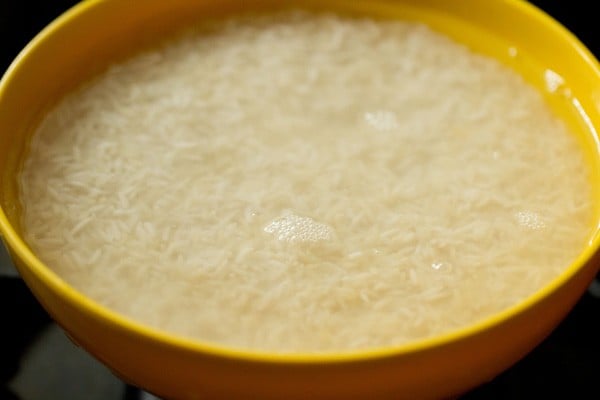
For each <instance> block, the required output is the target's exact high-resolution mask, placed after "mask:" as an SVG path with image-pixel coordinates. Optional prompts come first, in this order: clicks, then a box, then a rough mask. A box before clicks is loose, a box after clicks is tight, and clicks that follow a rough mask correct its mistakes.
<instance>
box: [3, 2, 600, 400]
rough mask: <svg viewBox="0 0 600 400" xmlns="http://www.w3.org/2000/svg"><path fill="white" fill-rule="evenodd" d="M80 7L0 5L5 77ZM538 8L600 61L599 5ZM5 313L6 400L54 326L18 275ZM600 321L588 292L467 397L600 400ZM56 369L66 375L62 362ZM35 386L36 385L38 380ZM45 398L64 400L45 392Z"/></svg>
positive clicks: (127, 394)
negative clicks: (542, 337) (31, 351)
mask: <svg viewBox="0 0 600 400" xmlns="http://www.w3.org/2000/svg"><path fill="white" fill-rule="evenodd" d="M123 1H132V0H123ZM141 1H143V0H141ZM165 1H168V0H165ZM448 1H451V0H448ZM455 1H460V0H455ZM481 1H486V0H481ZM75 3H76V2H75V1H73V0H48V1H39V2H38V1H32V0H0V74H2V73H3V72H4V71H5V70H6V68H7V67H8V65H9V64H10V62H11V61H12V60H13V59H14V58H15V57H16V55H17V54H18V52H19V51H20V50H21V49H22V48H23V47H24V46H25V45H26V44H27V42H28V41H29V40H30V39H31V38H33V36H35V34H37V33H38V32H39V31H40V30H41V29H42V28H43V27H44V26H45V25H47V24H48V23H49V22H50V21H51V20H53V19H54V18H55V17H57V16H58V15H59V14H60V13H62V12H63V11H64V10H66V9H67V8H69V7H70V6H72V5H73V4H75ZM532 3H534V4H536V5H537V6H539V7H540V8H542V9H543V10H545V11H546V12H547V13H549V14H550V15H551V16H553V17H554V18H555V19H557V20H558V21H559V22H561V23H562V24H563V25H565V26H566V27H567V28H568V29H570V30H571V31H572V32H573V33H574V34H575V35H576V36H578V37H579V39H580V40H581V41H582V42H583V43H584V44H585V45H586V46H587V47H588V48H589V49H590V50H591V51H592V52H593V53H594V54H595V55H596V56H597V57H600V28H596V24H597V23H598V21H600V18H599V17H598V14H596V13H595V12H594V11H593V10H592V6H593V5H594V2H591V1H590V2H585V1H564V0H554V1H552V0H536V1H532ZM49 79H51V77H49ZM0 312H2V314H1V317H0V318H1V321H2V324H1V326H2V327H0V400H5V399H12V398H16V397H13V396H15V395H14V394H13V393H12V392H11V391H10V390H9V389H8V388H7V386H6V383H7V382H9V381H10V380H11V379H12V378H13V377H14V376H15V374H16V373H17V371H18V369H19V366H21V367H23V362H21V365H19V360H20V359H21V355H22V353H23V352H24V351H25V350H26V348H27V346H28V345H29V344H30V343H31V342H32V340H34V339H35V338H36V337H37V336H38V334H39V332H40V331H41V330H42V328H45V327H47V326H48V325H50V324H51V321H50V319H49V318H48V316H47V315H46V313H45V312H44V311H43V310H42V309H41V308H40V307H39V305H38V304H37V302H36V301H35V300H34V299H33V297H32V296H31V294H30V293H29V291H28V290H27V288H26V287H25V286H24V284H23V283H22V281H21V280H20V279H18V278H14V277H1V276H0ZM599 319H600V299H599V298H597V297H595V296H592V294H591V291H590V292H588V293H586V294H585V295H584V296H583V297H582V299H581V300H580V302H579V303H578V304H577V306H576V307H575V308H574V309H573V311H572V312H571V313H570V314H569V316H568V317H567V318H566V320H565V321H564V322H563V323H562V324H561V325H560V326H559V327H558V328H557V329H556V331H555V332H554V333H553V334H552V335H551V336H550V337H549V338H548V339H547V340H546V341H545V342H544V343H542V344H541V345H540V346H538V348H536V349H535V350H534V351H533V352H532V353H531V354H529V355H528V356H527V357H526V358H525V359H523V360H522V361H521V362H519V363H518V364H516V365H515V366H514V367H513V368H511V369H509V370H508V371H506V372H505V373H503V374H502V375H500V376H499V377H497V378H496V379H495V380H494V381H492V382H490V383H488V384H486V385H483V386H481V387H479V388H477V389H475V390H474V391H472V392H471V393H469V394H467V395H466V396H464V397H463V398H464V399H465V400H477V399H529V398H532V397H536V398H539V397H548V396H550V397H553V398H557V397H558V398H560V397H567V396H568V398H570V399H578V398H600V389H599V388H600V384H599V383H598V380H599V377H600V327H599V325H600V324H599V322H600V321H599ZM65 357H67V355H65ZM53 368H56V369H58V370H60V368H61V360H60V359H59V360H57V361H56V362H55V363H54V364H53ZM31 384H33V385H35V381H34V382H33V383H31ZM123 386H124V390H123V397H119V398H120V399H124V398H127V399H134V398H138V395H137V394H136V390H135V389H134V388H130V387H126V386H125V385H123ZM89 394H90V393H85V391H81V393H80V394H79V395H75V396H76V397H74V399H75V400H78V399H86V398H89ZM53 396H54V397H53ZM43 398H46V399H54V398H59V397H56V395H52V394H51V393H47V396H45V397H43ZM23 400H30V399H23ZM31 400H33V399H31ZM107 400H111V399H107Z"/></svg>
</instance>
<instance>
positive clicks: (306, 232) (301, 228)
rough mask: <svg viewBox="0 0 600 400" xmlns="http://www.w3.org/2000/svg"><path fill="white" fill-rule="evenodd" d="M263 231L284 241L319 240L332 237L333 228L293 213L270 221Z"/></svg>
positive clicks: (304, 241)
mask: <svg viewBox="0 0 600 400" xmlns="http://www.w3.org/2000/svg"><path fill="white" fill-rule="evenodd" d="M264 231H265V232H267V233H270V234H272V235H274V236H275V237H276V238H277V239H278V240H281V241H285V242H303V243H306V242H319V241H324V240H331V239H332V238H333V229H332V228H331V227H330V226H329V225H326V224H322V223H320V222H317V221H315V220H314V219H312V218H309V217H301V216H299V215H296V214H293V213H289V214H286V215H284V216H282V217H280V218H277V219H275V220H273V221H271V222H270V223H269V224H268V225H267V226H265V228H264Z"/></svg>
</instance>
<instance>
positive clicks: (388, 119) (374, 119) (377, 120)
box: [364, 110, 398, 131]
mask: <svg viewBox="0 0 600 400" xmlns="http://www.w3.org/2000/svg"><path fill="white" fill-rule="evenodd" d="M364 118H365V121H366V122H367V124H369V125H371V126H372V127H373V128H375V129H377V130H378V131H391V130H392V129H396V128H398V119H397V118H396V114H395V113H394V112H392V111H386V110H377V111H372V112H366V113H365V115H364Z"/></svg>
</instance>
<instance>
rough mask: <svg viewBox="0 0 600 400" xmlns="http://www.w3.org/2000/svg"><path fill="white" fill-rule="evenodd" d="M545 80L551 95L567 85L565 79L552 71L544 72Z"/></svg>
mask: <svg viewBox="0 0 600 400" xmlns="http://www.w3.org/2000/svg"><path fill="white" fill-rule="evenodd" d="M544 80H545V81H546V89H548V91H549V92H550V93H555V92H556V91H557V90H558V89H559V88H560V87H561V86H563V85H564V83H565V80H564V79H563V77H562V76H560V75H559V74H557V73H556V72H554V71H552V70H551V69H547V70H546V71H544Z"/></svg>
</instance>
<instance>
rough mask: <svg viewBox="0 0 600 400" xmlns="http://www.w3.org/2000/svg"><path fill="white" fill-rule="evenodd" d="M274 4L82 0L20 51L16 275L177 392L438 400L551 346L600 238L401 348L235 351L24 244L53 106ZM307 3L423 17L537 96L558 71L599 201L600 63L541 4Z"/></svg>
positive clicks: (7, 106) (133, 376)
mask: <svg viewBox="0 0 600 400" xmlns="http://www.w3.org/2000/svg"><path fill="white" fill-rule="evenodd" d="M278 3H285V4H289V2H278V1H255V2H240V1H235V0H226V1H223V0H204V1H201V0H170V1H165V0H144V1H123V0H92V1H86V2H83V3H81V4H79V5H77V6H76V7H74V8H73V9H71V10H70V11H68V12H67V13H65V14H64V15H62V16H61V17H60V18H58V19H57V20H56V21H55V22H53V23H52V24H51V25H49V26H48V27H47V28H46V29H45V30H44V31H43V32H41V33H40V34H39V35H38V36H37V37H36V38H35V39H34V40H33V41H32V42H31V43H30V44H29V45H28V46H27V47H26V48H25V49H24V50H23V52H22V53H21V54H20V55H19V56H18V58H17V59H16V60H15V61H14V63H13V64H12V65H11V67H10V68H9V70H8V71H7V72H6V74H5V76H4V77H3V79H2V81H1V83H0V171H1V175H0V190H1V191H0V205H1V207H2V209H1V212H0V228H1V233H2V236H3V240H4V242H5V244H6V246H7V248H8V249H9V252H10V253H11V256H12V258H13V260H14V262H15V264H16V266H17V269H18V271H19V272H20V274H21V276H22V277H23V279H24V280H25V282H26V283H27V285H28V286H29V287H30V289H31V291H32V292H33V294H34V295H35V296H36V297H37V299H39V301H40V302H41V303H42V305H43V306H44V307H45V308H46V309H47V310H48V312H49V313H50V314H51V315H52V316H53V318H54V319H55V320H56V321H57V322H58V323H59V324H60V325H61V326H62V327H63V328H64V329H65V331H66V332H68V334H69V336H70V337H72V339H73V340H74V341H75V342H76V343H78V344H79V345H81V347H83V348H84V349H86V350H87V351H88V352H90V353H91V354H92V355H94V356H95V357H96V358H97V359H98V360H100V361H102V362H103V363H104V364H106V365H107V366H108V367H109V368H111V369H112V370H113V371H114V372H115V373H116V374H117V375H118V376H120V377H121V378H123V379H124V380H125V381H127V382H129V383H131V384H133V385H136V386H139V387H142V388H144V389H146V390H148V391H150V392H153V393H155V394H157V395H159V396H162V397H165V398H169V399H199V398H207V397H209V398H213V397H216V398H234V397H243V398H286V399H292V398H302V399H304V398H329V399H332V398H343V399H350V398H385V397H391V398H409V399H415V398H440V397H449V396H455V395H459V394H461V393H464V392H465V391H467V390H469V389H470V388H472V387H474V386H476V385H478V384H480V383H483V382H485V381H487V380H490V379H492V378H493V377H495V376H496V375H497V374H498V373H500V372H501V371H503V370H504V369H506V368H508V367H510V366H511V365H512V364H513V363H515V362H516V361H517V360H519V359H520V358H521V357H523V356H524V355H525V354H526V353H527V352H529V351H530V350H531V349H533V348H534V347H535V346H536V345H537V344H538V343H539V342H540V341H542V340H543V339H544V338H545V337H546V336H547V335H548V334H549V332H550V331H551V330H552V329H553V328H554V327H555V326H556V325H557V324H558V323H559V322H560V321H561V320H562V319H563V318H564V317H565V315H566V314H567V313H568V312H569V311H570V309H571V308H572V306H573V305H574V304H575V303H576V301H577V300H578V299H579V297H580V296H581V295H582V294H583V292H584V291H585V289H586V287H587V286H588V284H589V283H590V282H591V280H592V279H593V277H594V275H595V274H596V272H597V269H598V263H597V261H598V256H597V250H598V246H599V236H598V235H597V234H594V236H593V237H590V238H589V244H588V245H587V247H585V248H584V249H582V251H581V253H580V255H579V257H578V258H577V259H576V260H574V261H573V263H572V265H570V266H565V268H566V269H565V272H564V273H563V274H562V275H560V276H559V277H558V278H557V279H555V280H554V281H553V282H551V283H550V284H549V285H547V286H546V287H544V288H543V289H542V290H540V291H539V292H537V293H535V294H534V295H533V296H531V297H529V298H527V299H526V300H525V301H523V302H521V303H519V304H518V305H516V306H514V307H512V308H510V309H508V310H506V311H504V312H502V313H500V314H497V315H494V316H492V317H490V318H488V319H486V320H485V321H482V322H480V323H477V324H475V325H472V326H469V327H466V328H464V329H461V330H458V331H454V332H451V333H449V334H445V335H442V336H439V337H435V338H433V339H428V340H423V341H419V342H415V343H409V344H407V345H403V346H397V347H390V348H384V349H374V350H368V351H355V352H349V353H341V354H321V355H318V354H317V355H314V354H292V355H279V354H271V353H265V352H253V351H246V350H239V349H229V348H225V347H219V346H215V345H210V344H207V343H202V342H197V341H189V340H184V339H181V338H178V337H174V336H171V335H169V334H167V333H164V332H159V331H157V330H154V329H150V328H148V327H146V326H142V325H140V324H138V323H136V322H134V321H131V320H129V319H126V318H124V317H122V316H120V315H118V314H116V313H114V312H112V311H111V310H108V309H106V308H104V307H102V306H100V305H98V304H97V303H95V302H94V301H92V300H90V299H88V298H86V297H85V296H84V295H83V294H81V293H80V292H78V291H76V290H75V289H73V288H72V287H70V286H69V285H67V284H66V283H65V282H64V281H63V280H62V279H61V278H60V277H58V276H57V275H55V274H54V273H53V272H52V271H51V270H50V269H49V268H47V267H46V266H45V265H44V264H43V263H42V262H41V261H40V260H39V259H38V258H36V255H35V254H34V253H33V252H32V251H31V250H30V249H29V247H28V246H27V245H26V244H25V243H24V241H23V239H22V237H21V235H20V228H19V203H18V198H17V193H18V191H17V182H16V176H17V172H18V170H19V163H20V161H21V156H22V154H23V151H24V149H25V147H26V144H27V139H28V136H29V135H30V134H31V131H32V129H33V128H35V126H36V124H37V123H38V122H39V120H40V118H41V116H42V115H43V113H44V112H45V110H47V109H48V108H49V107H50V106H51V105H52V104H53V103H55V102H56V101H57V99H59V98H60V97H61V96H62V95H64V94H65V93H66V92H67V91H69V90H70V89H72V88H74V87H75V86H76V85H78V84H79V83H81V82H82V81H84V80H86V79H88V78H89V77H90V76H92V75H93V74H94V73H97V72H98V71H100V70H102V68H104V67H105V66H106V65H108V64H109V63H110V62H112V61H114V60H117V59H119V58H122V57H124V56H125V55H127V54H130V53H131V52H132V51H133V50H134V49H136V48H138V47H139V46H142V45H145V44H147V43H150V42H152V40H154V39H156V38H157V37H160V36H161V35H163V34H165V33H166V32H168V31H170V30H173V29H174V28H176V27H179V26H182V25H184V24H185V23H187V22H190V21H192V20H195V19H198V18H203V17H206V16H211V15H218V14H222V13H226V12H235V11H238V10H241V9H242V8H244V9H257V8H263V7H271V6H274V5H277V4H278ZM299 4H301V5H303V6H306V7H312V8H324V9H330V10H333V11H346V12H350V13H355V14H368V15H373V16H376V17H385V18H405V19H413V20H415V19H416V20H422V21H424V22H426V23H428V24H430V25H431V26H432V27H433V28H434V29H438V30H440V31H442V32H444V33H446V34H448V35H450V36H451V37H454V38H455V39H457V40H460V41H463V42H464V43H466V44H467V45H468V46H470V47H471V48H473V49H474V50H476V51H479V52H482V53H484V54H487V55H490V56H493V57H496V58H498V59H499V60H501V61H502V62H504V63H506V64H507V65H509V66H511V67H513V68H515V69H516V70H518V71H519V72H520V73H521V74H522V75H523V76H524V77H525V78H526V79H527V80H529V81H530V82H531V83H533V84H534V85H536V86H538V87H539V88H540V90H541V91H544V90H545V84H546V82H545V77H547V73H546V72H545V71H546V69H548V70H552V71H554V72H555V73H556V74H558V75H560V76H561V77H562V78H563V79H564V81H565V88H566V89H564V90H561V91H558V92H553V91H545V95H546V98H547V100H548V103H549V104H550V105H551V107H552V108H553V109H554V110H555V111H556V112H557V113H559V114H560V115H562V116H563V117H564V118H565V119H566V120H567V121H568V123H569V124H570V125H571V126H572V127H573V128H574V130H575V131H576V132H577V133H578V134H579V135H580V138H581V143H582V145H583V146H584V148H585V149H586V151H587V153H588V156H589V157H588V158H589V162H590V163H591V165H592V167H593V170H594V174H595V175H594V185H595V186H596V187H595V189H594V190H595V194H596V195H598V192H599V190H598V186H600V185H598V183H600V179H599V176H600V155H599V154H600V151H599V149H598V143H599V141H598V138H597V136H596V132H595V129H594V127H599V126H600V114H599V108H600V72H599V66H598V64H597V62H596V60H595V59H594V58H593V57H592V55H591V54H590V53H589V52H588V51H587V50H586V49H585V48H584V46H583V45H582V44H581V43H580V42H579V41H578V40H577V39H576V38H575V37H574V36H573V35H572V34H570V33H569V32H568V31H567V30H566V29H564V28H563V27H562V26H560V25H559V24H558V23H557V22H555V21H554V20H552V19H551V18H549V17H548V16H547V15H545V14H544V13H542V12H541V11H539V10H537V9H536V8H534V7H533V6H531V5H529V4H528V3H526V2H525V1H518V0H486V1H481V0H461V1H448V0H398V1H386V0H380V1H372V2H371V1H366V0H364V1H323V2H319V1H316V0H314V1H300V2H299ZM424 51H426V49H424ZM597 198H598V196H597ZM597 211H598V210H596V219H597V221H600V217H598V214H599V213H598V212H597ZM596 225H598V224H596Z"/></svg>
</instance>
